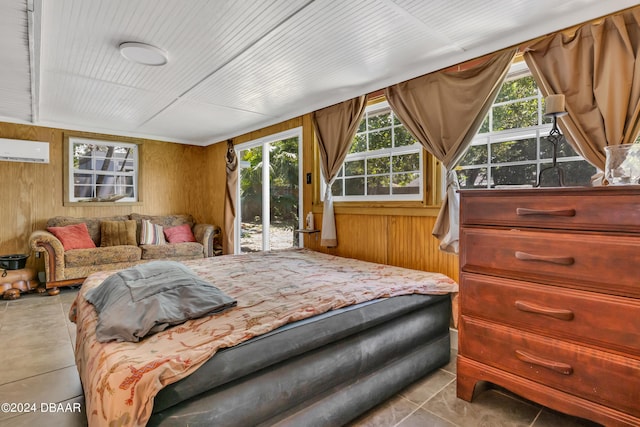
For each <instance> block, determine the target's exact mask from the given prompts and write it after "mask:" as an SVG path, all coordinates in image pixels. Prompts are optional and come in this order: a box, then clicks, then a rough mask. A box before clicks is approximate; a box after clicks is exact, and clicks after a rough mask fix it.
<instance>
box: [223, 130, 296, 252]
mask: <svg viewBox="0 0 640 427" xmlns="http://www.w3.org/2000/svg"><path fill="white" fill-rule="evenodd" d="M301 152H302V128H296V129H291V130H289V131H286V132H281V133H278V134H274V135H270V136H268V137H265V138H260V139H258V140H254V141H249V142H247V143H244V144H238V145H237V146H236V154H237V155H238V159H239V160H240V163H239V166H240V169H239V179H238V197H237V199H236V200H238V201H239V203H238V207H237V210H238V212H237V215H236V227H235V230H236V236H235V253H247V252H257V251H267V250H272V249H285V248H291V247H297V246H298V236H297V234H296V233H295V230H296V229H298V228H300V226H301V216H302V215H301V208H302V207H301V203H300V201H301V200H302V196H301V188H302V186H301V176H302V174H301V171H300V168H301V162H300V158H301Z"/></svg>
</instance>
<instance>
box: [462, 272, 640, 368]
mask: <svg viewBox="0 0 640 427" xmlns="http://www.w3.org/2000/svg"><path fill="white" fill-rule="evenodd" d="M459 298H460V307H461V314H462V315H468V316H473V317H478V318H483V319H486V320H489V321H495V322H499V323H505V324H510V325H513V326H516V327H518V328H522V329H527V330H530V331H534V332H540V333H543V334H545V335H552V336H555V337H559V338H566V339H570V340H573V341H579V342H583V343H588V344H592V345H595V346H601V347H602V346H604V347H606V348H611V349H612V350H617V351H619V352H621V353H629V354H635V355H636V356H639V357H640V344H639V343H640V301H639V300H636V299H631V298H621V297H615V296H610V295H604V294H597V293H592V292H584V291H576V290H571V289H563V288H558V287H555V286H547V285H540V284H536V283H531V282H521V281H516V280H508V279H501V278H497V277H491V276H483V275H479V274H471V273H463V274H462V275H461V276H460V297H459ZM623 313H624V314H623ZM622 319H624V321H622Z"/></svg>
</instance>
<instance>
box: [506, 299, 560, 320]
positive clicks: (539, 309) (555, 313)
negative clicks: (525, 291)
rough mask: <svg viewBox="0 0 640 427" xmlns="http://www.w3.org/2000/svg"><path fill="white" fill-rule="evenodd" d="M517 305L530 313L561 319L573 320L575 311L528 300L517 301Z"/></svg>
mask: <svg viewBox="0 0 640 427" xmlns="http://www.w3.org/2000/svg"><path fill="white" fill-rule="evenodd" d="M515 306H516V308H517V309H518V310H520V311H526V312H528V313H535V314H542V315H544V316H549V317H553V318H555V319H560V320H573V311H571V310H565V309H563V308H551V307H543V306H541V305H537V304H533V303H531V302H526V301H516V303H515Z"/></svg>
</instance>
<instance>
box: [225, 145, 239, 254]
mask: <svg viewBox="0 0 640 427" xmlns="http://www.w3.org/2000/svg"><path fill="white" fill-rule="evenodd" d="M225 160H226V164H227V186H226V188H225V197H224V235H223V236H222V253H223V254H225V255H227V254H233V251H234V236H235V220H236V187H237V186H238V156H236V150H235V148H234V146H233V140H231V139H229V140H227V153H226V155H225Z"/></svg>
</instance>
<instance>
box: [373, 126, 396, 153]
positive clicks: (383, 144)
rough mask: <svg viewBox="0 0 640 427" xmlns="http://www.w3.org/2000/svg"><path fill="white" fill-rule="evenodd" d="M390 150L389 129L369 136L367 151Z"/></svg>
mask: <svg viewBox="0 0 640 427" xmlns="http://www.w3.org/2000/svg"><path fill="white" fill-rule="evenodd" d="M383 148H391V129H385V130H381V131H377V132H371V133H370V134H369V151H375V150H381V149H383Z"/></svg>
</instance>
